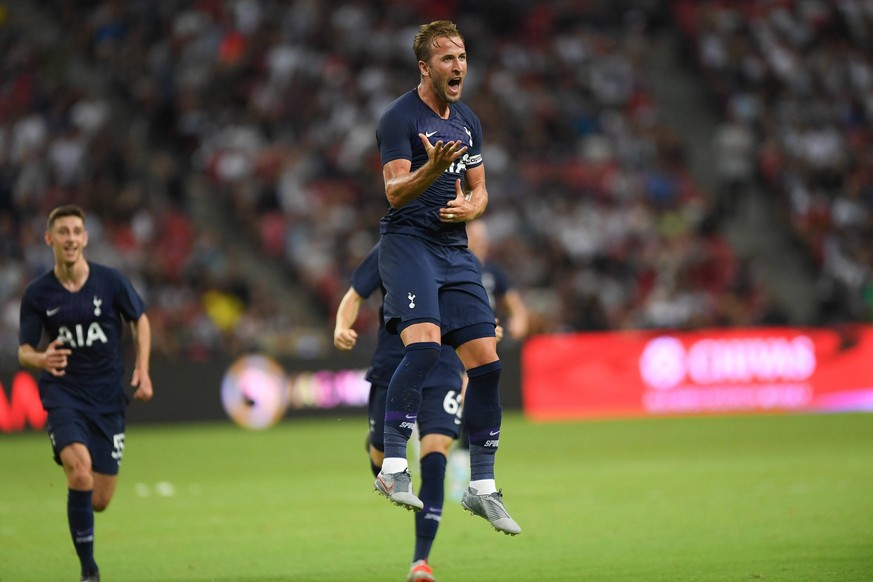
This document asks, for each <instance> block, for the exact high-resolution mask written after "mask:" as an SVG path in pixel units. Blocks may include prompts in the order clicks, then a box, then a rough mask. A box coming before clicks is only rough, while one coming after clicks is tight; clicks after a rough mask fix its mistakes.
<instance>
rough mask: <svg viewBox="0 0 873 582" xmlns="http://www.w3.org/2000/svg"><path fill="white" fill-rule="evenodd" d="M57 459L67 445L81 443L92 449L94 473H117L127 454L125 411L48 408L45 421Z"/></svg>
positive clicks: (57, 460) (56, 460)
mask: <svg viewBox="0 0 873 582" xmlns="http://www.w3.org/2000/svg"><path fill="white" fill-rule="evenodd" d="M46 427H47V429H48V435H49V438H50V439H51V441H52V450H53V451H54V454H55V462H56V463H57V464H58V465H60V464H62V463H61V457H60V453H61V450H63V448H64V447H66V446H68V445H71V444H73V443H82V444H83V445H85V447H87V449H88V451H89V452H90V453H91V468H92V470H93V471H94V472H95V473H102V474H104V475H117V474H118V466H119V465H120V464H121V457H122V456H123V455H124V414H122V413H120V412H119V413H115V414H93V413H85V412H82V411H81V410H75V409H72V408H56V409H52V410H49V412H48V420H47V422H46Z"/></svg>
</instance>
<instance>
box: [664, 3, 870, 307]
mask: <svg viewBox="0 0 873 582" xmlns="http://www.w3.org/2000/svg"><path fill="white" fill-rule="evenodd" d="M674 8H675V14H676V17H677V18H676V20H677V22H678V23H679V24H680V25H681V29H682V31H683V33H684V34H685V35H686V36H687V38H688V39H689V41H690V43H691V44H692V46H693V47H694V49H695V55H696V61H697V65H698V66H699V67H700V70H701V71H702V72H703V73H704V76H705V78H706V79H707V81H708V84H709V87H710V88H711V89H712V91H713V94H714V95H715V97H716V100H717V104H718V105H717V106H718V108H719V111H720V113H721V114H722V116H723V118H724V120H725V123H724V124H723V133H722V138H721V142H720V143H721V144H722V148H721V152H722V153H723V154H726V155H724V156H723V157H722V159H724V160H731V161H732V163H729V164H728V166H729V167H725V168H723V178H724V180H725V183H726V184H727V185H728V191H729V194H730V196H732V197H736V196H739V195H741V194H742V192H743V191H747V190H748V188H747V187H748V185H749V184H752V183H755V184H758V185H760V186H762V188H761V190H763V191H765V192H767V193H768V194H769V195H771V196H773V197H774V199H775V200H774V202H775V203H776V204H778V205H779V208H780V209H781V213H780V215H781V216H782V217H784V219H785V221H786V222H787V223H788V225H789V226H790V228H791V229H792V231H793V232H794V233H795V235H796V237H797V240H798V241H799V243H800V244H801V245H802V247H803V250H804V251H805V252H806V253H807V254H808V256H809V258H810V262H811V266H812V268H813V270H814V272H815V273H816V274H817V283H816V285H817V297H818V304H819V305H818V314H817V320H818V321H817V323H820V324H829V323H839V322H846V321H871V320H873V3H870V2H868V1H864V0H839V1H831V2H827V1H824V0H812V1H805V2H796V1H787V0H770V1H766V2H764V1H750V0H744V1H737V2H696V1H689V0H685V1H681V2H676V3H675V4H674Z"/></svg>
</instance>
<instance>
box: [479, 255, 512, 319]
mask: <svg viewBox="0 0 873 582" xmlns="http://www.w3.org/2000/svg"><path fill="white" fill-rule="evenodd" d="M482 286H483V287H485V291H487V292H488V300H489V301H490V302H491V309H493V310H494V312H495V313H497V312H498V305H499V302H500V301H501V300H502V299H503V296H504V295H506V292H507V291H509V290H510V289H512V283H511V282H510V281H509V277H508V276H507V274H506V271H504V270H503V267H501V266H500V265H498V264H497V263H495V262H494V261H490V260H487V259H486V261H485V263H483V264H482ZM497 316H498V317H499V316H500V314H499V313H497Z"/></svg>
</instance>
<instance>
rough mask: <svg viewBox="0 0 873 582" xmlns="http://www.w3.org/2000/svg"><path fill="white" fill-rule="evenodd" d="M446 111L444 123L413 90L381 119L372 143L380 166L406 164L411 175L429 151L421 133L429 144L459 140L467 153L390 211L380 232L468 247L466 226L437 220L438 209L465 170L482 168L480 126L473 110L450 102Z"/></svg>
mask: <svg viewBox="0 0 873 582" xmlns="http://www.w3.org/2000/svg"><path fill="white" fill-rule="evenodd" d="M449 111H450V113H449V118H448V119H442V118H441V117H440V116H439V115H437V114H436V113H435V112H434V111H433V110H432V109H431V108H430V107H428V106H427V105H426V104H425V103H424V101H422V100H421V97H419V95H418V91H416V90H414V89H413V90H412V91H409V92H408V93H405V94H404V95H402V96H401V97H399V98H398V99H396V100H395V101H394V102H393V103H391V105H389V106H388V108H387V109H386V110H385V113H383V114H382V117H381V118H380V119H379V126H378V128H377V130H376V143H377V144H378V146H379V153H380V154H381V156H382V165H383V166H384V165H385V164H387V163H388V162H390V161H393V160H398V159H404V160H409V161H410V162H411V164H412V167H411V168H410V171H412V172H414V171H415V170H417V169H418V168H420V167H421V166H423V165H424V164H425V163H426V162H427V152H426V151H425V149H424V144H422V143H421V138H420V137H418V134H419V133H421V134H424V135H425V136H427V138H428V139H429V140H430V143H432V144H436V142H437V141H438V140H442V142H443V143H446V142H449V141H456V140H461V141H462V142H463V143H464V144H466V145H467V152H466V153H464V155H463V156H462V157H461V158H460V159H458V160H457V161H456V162H454V163H453V164H452V165H451V166H449V168H448V169H447V170H446V171H445V172H444V173H443V175H442V176H440V177H439V178H437V179H436V181H434V183H433V184H431V185H430V187H428V188H427V190H425V191H424V192H422V193H421V195H420V196H418V197H417V198H416V199H415V200H413V201H412V202H410V203H409V204H406V205H405V206H403V207H402V208H391V209H390V210H389V211H388V214H386V215H385V216H384V217H383V218H382V221H381V226H380V232H381V233H382V234H385V233H398V234H410V235H413V236H418V237H423V238H426V239H428V240H430V241H433V242H435V243H437V244H441V245H447V246H466V245H467V229H466V227H465V225H464V223H448V222H441V221H440V218H439V209H440V208H445V206H446V204H447V203H448V202H449V200H454V199H455V197H456V192H455V180H457V179H459V178H460V180H461V184H462V185H463V184H464V183H465V175H466V172H467V169H468V168H475V167H477V166H480V165H481V164H482V154H481V148H482V125H481V123H480V122H479V118H478V117H477V116H476V114H475V113H473V110H472V109H470V108H469V107H467V106H466V105H464V104H463V103H461V102H458V103H451V104H449Z"/></svg>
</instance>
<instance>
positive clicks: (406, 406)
mask: <svg viewBox="0 0 873 582" xmlns="http://www.w3.org/2000/svg"><path fill="white" fill-rule="evenodd" d="M434 336H436V340H437V341H417V340H418V339H420V338H431V339H433V337H434ZM401 337H403V338H404V343H406V340H407V338H409V343H408V344H407V346H406V348H405V353H404V356H403V360H401V362H400V365H398V366H397V370H396V371H395V372H394V375H393V376H392V377H391V382H390V383H389V384H388V396H387V400H386V405H385V435H384V438H385V458H384V460H383V462H382V470H381V471H380V472H379V475H378V476H377V477H376V482H375V483H374V487H375V489H376V490H377V491H379V492H380V493H382V494H383V495H385V496H386V497H388V499H389V500H391V502H392V503H394V504H395V505H399V506H401V507H405V508H406V509H411V510H414V511H419V510H421V508H422V503H421V500H420V499H419V498H418V497H416V496H415V494H414V493H413V489H412V477H411V476H410V474H409V462H408V461H407V459H406V446H407V442H408V441H409V438H410V436H411V435H412V429H413V427H414V426H415V423H416V420H417V419H418V409H419V406H420V404H421V388H422V386H423V384H424V381H425V380H426V379H427V376H428V374H429V373H430V370H431V368H433V366H434V364H436V362H437V361H438V360H439V357H440V344H439V327H437V326H436V325H434V324H432V323H416V324H413V325H411V326H409V327H407V328H406V329H404V330H403V331H402V332H401Z"/></svg>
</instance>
